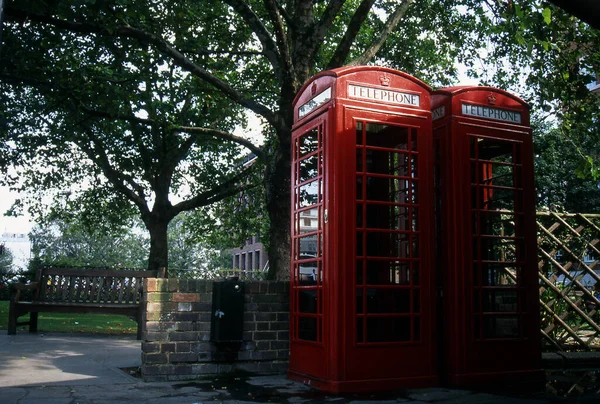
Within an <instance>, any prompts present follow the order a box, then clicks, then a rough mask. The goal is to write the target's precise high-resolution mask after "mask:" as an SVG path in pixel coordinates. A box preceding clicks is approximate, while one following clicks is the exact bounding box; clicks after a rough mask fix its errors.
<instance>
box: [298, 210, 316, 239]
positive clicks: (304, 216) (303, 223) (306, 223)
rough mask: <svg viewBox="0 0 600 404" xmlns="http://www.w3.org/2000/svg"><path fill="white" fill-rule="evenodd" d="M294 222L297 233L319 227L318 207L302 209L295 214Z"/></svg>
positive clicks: (311, 230) (308, 231)
mask: <svg viewBox="0 0 600 404" xmlns="http://www.w3.org/2000/svg"><path fill="white" fill-rule="evenodd" d="M296 223H297V225H296V228H297V229H299V233H297V234H302V233H310V232H313V231H317V230H318V229H319V209H309V210H303V211H302V212H300V213H299V214H296ZM297 232H298V230H297Z"/></svg>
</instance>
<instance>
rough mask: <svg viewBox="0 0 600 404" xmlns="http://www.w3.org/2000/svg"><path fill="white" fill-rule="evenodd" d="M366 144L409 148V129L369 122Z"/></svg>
mask: <svg viewBox="0 0 600 404" xmlns="http://www.w3.org/2000/svg"><path fill="white" fill-rule="evenodd" d="M366 144H367V146H378V147H386V148H388V149H398V150H408V129H407V128H400V127H395V126H387V125H382V124H379V123H367V139H366Z"/></svg>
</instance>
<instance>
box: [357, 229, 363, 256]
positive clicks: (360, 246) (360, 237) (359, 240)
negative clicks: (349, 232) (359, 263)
mask: <svg viewBox="0 0 600 404" xmlns="http://www.w3.org/2000/svg"><path fill="white" fill-rule="evenodd" d="M364 251H365V249H364V241H363V233H362V232H360V231H357V232H356V255H357V256H362V255H363V254H364Z"/></svg>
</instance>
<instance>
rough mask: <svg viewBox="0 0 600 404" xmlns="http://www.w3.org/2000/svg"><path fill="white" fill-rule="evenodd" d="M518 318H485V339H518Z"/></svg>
mask: <svg viewBox="0 0 600 404" xmlns="http://www.w3.org/2000/svg"><path fill="white" fill-rule="evenodd" d="M519 334H520V333H519V317H518V316H485V317H483V338H518V337H519Z"/></svg>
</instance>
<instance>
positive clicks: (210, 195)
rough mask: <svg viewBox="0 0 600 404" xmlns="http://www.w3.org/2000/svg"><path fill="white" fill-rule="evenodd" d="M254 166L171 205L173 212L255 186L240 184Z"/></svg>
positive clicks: (212, 201) (221, 198) (179, 211)
mask: <svg viewBox="0 0 600 404" xmlns="http://www.w3.org/2000/svg"><path fill="white" fill-rule="evenodd" d="M253 169H254V167H253V166H252V165H251V166H249V167H247V168H246V169H244V170H243V171H242V172H240V173H239V174H237V175H235V176H233V177H232V178H230V179H228V180H227V181H225V182H222V183H220V184H218V185H216V186H214V187H213V188H211V189H210V190H208V191H205V192H202V193H200V194H198V195H196V196H194V197H193V198H191V199H188V200H185V201H182V202H179V203H178V204H176V205H175V206H173V212H174V213H175V215H177V214H179V213H181V212H184V211H188V210H193V209H196V208H199V207H201V206H206V205H210V204H212V203H215V202H218V201H220V200H223V199H225V198H227V197H229V196H233V195H237V194H239V193H240V192H242V191H245V190H246V189H252V188H255V187H256V186H257V185H258V184H246V185H242V186H240V185H239V184H240V182H241V181H242V180H243V179H244V178H246V177H247V176H248V175H250V173H251V171H252V170H253Z"/></svg>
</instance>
